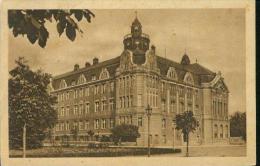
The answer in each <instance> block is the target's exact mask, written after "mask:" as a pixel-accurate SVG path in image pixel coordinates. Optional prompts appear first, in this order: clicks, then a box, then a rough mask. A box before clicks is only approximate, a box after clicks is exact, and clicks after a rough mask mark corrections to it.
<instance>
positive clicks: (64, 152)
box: [10, 145, 246, 157]
mask: <svg viewBox="0 0 260 166" xmlns="http://www.w3.org/2000/svg"><path fill="white" fill-rule="evenodd" d="M137 148H138V147H113V148H110V149H108V148H103V149H102V148H101V149H100V148H98V149H89V148H86V147H44V148H40V149H33V150H27V156H28V157H40V156H42V157H98V156H99V157H101V156H100V155H101V154H102V153H104V152H107V151H108V150H110V151H111V150H112V151H113V152H114V151H115V150H116V151H118V153H114V155H113V157H116V156H119V155H117V154H119V153H122V152H123V153H126V152H127V153H129V155H123V156H133V151H136V149H137ZM139 148H140V149H142V151H146V149H144V148H146V147H139ZM157 148H164V149H171V148H172V147H157ZM175 148H176V149H181V153H167V154H154V155H152V157H160V156H161V157H168V156H169V157H184V156H185V154H186V147H185V146H181V147H175ZM89 153H91V155H89ZM138 153H139V152H138ZM142 153H143V152H142ZM39 154H40V156H39ZM92 154H93V155H92ZM95 154H96V156H95ZM189 155H190V157H242V156H246V145H227V146H213V145H211V146H191V147H189ZM138 156H140V157H144V156H146V155H145V153H143V155H140V154H139V155H138ZM10 157H22V150H10ZM110 157H112V156H110Z"/></svg>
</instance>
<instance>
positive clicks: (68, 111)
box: [66, 106, 70, 116]
mask: <svg viewBox="0 0 260 166" xmlns="http://www.w3.org/2000/svg"><path fill="white" fill-rule="evenodd" d="M69 115H70V107H69V106H67V109H66V116H69Z"/></svg>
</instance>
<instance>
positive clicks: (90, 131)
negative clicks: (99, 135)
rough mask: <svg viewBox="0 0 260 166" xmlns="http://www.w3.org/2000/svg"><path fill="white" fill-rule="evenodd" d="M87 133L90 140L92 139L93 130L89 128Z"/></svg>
mask: <svg viewBox="0 0 260 166" xmlns="http://www.w3.org/2000/svg"><path fill="white" fill-rule="evenodd" d="M87 133H88V135H89V136H90V140H91V141H92V140H93V136H94V135H95V133H94V131H92V130H89V131H88V132H87Z"/></svg>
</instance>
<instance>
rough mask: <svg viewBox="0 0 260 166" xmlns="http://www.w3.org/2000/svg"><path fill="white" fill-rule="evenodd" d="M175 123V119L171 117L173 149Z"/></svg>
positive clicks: (173, 145) (173, 144)
mask: <svg viewBox="0 0 260 166" xmlns="http://www.w3.org/2000/svg"><path fill="white" fill-rule="evenodd" d="M175 125H176V120H175V119H173V120H172V134H173V136H172V147H173V150H174V147H175Z"/></svg>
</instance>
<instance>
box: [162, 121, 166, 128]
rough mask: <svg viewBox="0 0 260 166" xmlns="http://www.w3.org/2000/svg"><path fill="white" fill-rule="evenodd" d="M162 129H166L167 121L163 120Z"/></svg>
mask: <svg viewBox="0 0 260 166" xmlns="http://www.w3.org/2000/svg"><path fill="white" fill-rule="evenodd" d="M162 128H163V129H165V128H166V119H162Z"/></svg>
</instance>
